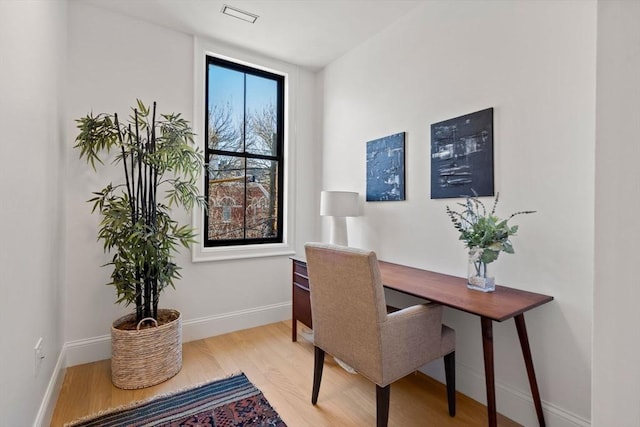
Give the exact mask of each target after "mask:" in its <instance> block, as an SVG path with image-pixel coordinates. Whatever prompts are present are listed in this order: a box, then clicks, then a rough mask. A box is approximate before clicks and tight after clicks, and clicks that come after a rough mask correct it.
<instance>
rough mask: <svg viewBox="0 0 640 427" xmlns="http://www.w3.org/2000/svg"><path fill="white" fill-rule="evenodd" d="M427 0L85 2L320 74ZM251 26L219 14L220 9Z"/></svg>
mask: <svg viewBox="0 0 640 427" xmlns="http://www.w3.org/2000/svg"><path fill="white" fill-rule="evenodd" d="M424 1H426V0H226V1H225V0H84V2H86V3H91V4H93V5H95V6H98V7H101V8H104V9H108V10H111V11H114V12H117V13H122V14H125V15H129V16H132V17H136V18H139V19H143V20H145V21H149V22H152V23H155V24H158V25H162V26H165V27H169V28H172V29H175V30H178V31H182V32H185V33H188V34H196V35H200V36H205V37H209V38H214V39H217V40H221V41H224V42H227V43H229V44H232V45H235V46H239V47H242V48H245V49H249V50H252V51H255V52H260V53H262V54H264V55H267V56H270V57H272V58H276V59H279V60H282V61H286V62H290V63H293V64H297V65H300V66H303V67H307V68H310V69H312V70H319V69H321V68H323V67H324V66H326V65H327V64H329V63H330V62H332V61H334V60H335V59H337V58H339V57H340V56H342V55H343V54H344V53H345V52H347V51H348V50H350V49H352V48H353V47H355V46H357V45H359V44H361V43H362V42H364V41H365V40H366V39H368V38H370V37H371V36H373V35H374V34H376V33H378V32H380V31H381V30H383V29H384V28H385V27H387V26H389V25H390V24H391V23H393V22H394V21H396V20H398V19H399V18H400V17H401V16H403V15H405V14H407V13H409V12H410V11H411V10H412V9H413V8H415V7H417V6H418V5H419V4H421V3H424ZM225 4H226V5H229V6H232V7H234V8H237V9H241V10H244V11H247V12H250V13H253V14H255V15H258V16H259V18H258V20H257V21H256V23H255V24H250V23H248V22H245V21H242V20H240V19H237V18H234V17H230V16H226V15H223V14H222V13H221V10H222V8H223V6H224V5H225Z"/></svg>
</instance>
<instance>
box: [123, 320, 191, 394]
mask: <svg viewBox="0 0 640 427" xmlns="http://www.w3.org/2000/svg"><path fill="white" fill-rule="evenodd" d="M158 311H159V312H174V313H176V314H177V315H178V318H177V319H176V320H174V321H172V322H169V323H167V324H164V325H161V326H157V327H152V328H147V329H138V330H135V331H125V330H120V329H117V328H116V327H115V326H117V325H120V324H121V323H123V322H126V321H128V320H132V319H135V314H129V315H127V316H123V317H121V318H119V319H118V320H116V321H115V322H113V325H112V326H111V381H112V382H113V385H115V386H116V387H118V388H123V389H129V390H131V389H138V388H145V387H150V386H152V385H155V384H158V383H161V382H163V381H166V380H168V379H169V378H171V377H173V376H174V375H176V374H177V373H178V372H180V369H182V316H181V314H180V312H179V311H176V310H167V309H160V310H158Z"/></svg>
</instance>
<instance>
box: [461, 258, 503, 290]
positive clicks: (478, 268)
mask: <svg viewBox="0 0 640 427" xmlns="http://www.w3.org/2000/svg"><path fill="white" fill-rule="evenodd" d="M482 251H483V250H482V248H471V249H469V270H468V275H467V287H468V288H469V289H473V290H476V291H482V292H493V291H495V290H496V282H495V279H494V278H493V277H492V276H490V275H489V273H488V271H487V267H488V264H487V263H486V262H484V261H482Z"/></svg>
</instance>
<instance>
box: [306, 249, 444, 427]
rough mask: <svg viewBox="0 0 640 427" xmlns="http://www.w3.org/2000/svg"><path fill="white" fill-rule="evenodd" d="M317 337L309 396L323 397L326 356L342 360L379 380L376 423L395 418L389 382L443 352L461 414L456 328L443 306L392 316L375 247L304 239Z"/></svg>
mask: <svg viewBox="0 0 640 427" xmlns="http://www.w3.org/2000/svg"><path fill="white" fill-rule="evenodd" d="M305 252H306V258H307V268H308V272H309V287H310V291H311V315H312V319H313V335H314V347H315V356H314V378H313V390H312V396H311V402H312V403H313V404H314V405H315V404H316V403H317V401H318V394H319V391H320V381H321V379H322V369H323V366H324V355H325V353H329V354H330V355H331V356H334V357H336V358H337V359H340V360H342V361H344V362H345V363H346V364H348V365H349V366H351V367H353V368H354V369H355V370H356V371H357V372H358V373H359V374H361V375H363V376H364V377H365V378H367V379H369V380H370V381H371V382H373V383H375V384H376V407H377V410H376V418H377V426H378V427H381V426H386V425H387V422H388V418H389V398H390V390H391V388H390V385H391V383H393V382H394V381H396V380H398V379H400V378H402V377H404V376H406V375H408V374H410V373H412V372H414V371H416V370H417V369H418V368H420V367H421V366H423V365H425V364H426V363H428V362H431V361H432V360H435V359H437V358H440V357H443V356H444V362H445V372H446V382H447V397H448V402H449V415H451V416H454V415H455V351H454V350H455V334H454V331H453V329H451V328H449V327H447V326H445V325H443V324H442V306H440V305H438V304H434V303H427V304H421V305H415V306H411V307H408V308H405V309H402V310H399V311H396V312H393V313H390V314H387V306H386V302H385V296H384V289H383V285H382V280H381V277H380V270H379V268H378V260H377V258H376V254H375V252H372V251H365V250H361V249H356V248H349V247H344V246H335V245H327V244H321V243H307V244H306V245H305Z"/></svg>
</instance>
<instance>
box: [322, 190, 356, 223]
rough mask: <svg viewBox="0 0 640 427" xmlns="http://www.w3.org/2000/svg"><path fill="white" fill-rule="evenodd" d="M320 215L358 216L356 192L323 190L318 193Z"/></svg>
mask: <svg viewBox="0 0 640 427" xmlns="http://www.w3.org/2000/svg"><path fill="white" fill-rule="evenodd" d="M320 215H322V216H341V217H345V216H359V204H358V193H356V192H353V191H323V192H321V193H320Z"/></svg>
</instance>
